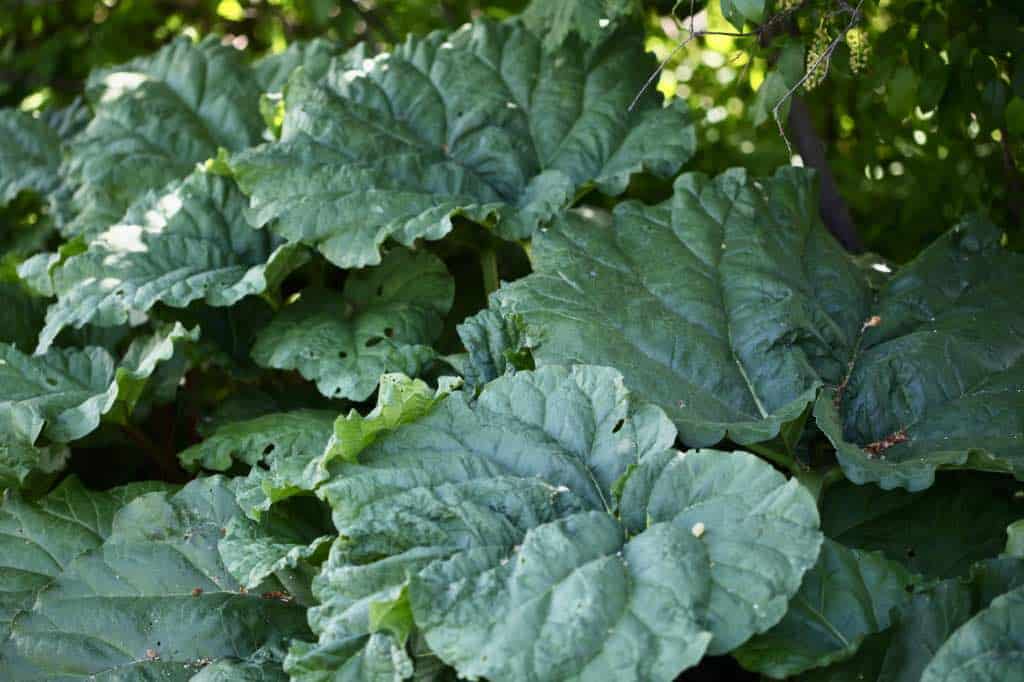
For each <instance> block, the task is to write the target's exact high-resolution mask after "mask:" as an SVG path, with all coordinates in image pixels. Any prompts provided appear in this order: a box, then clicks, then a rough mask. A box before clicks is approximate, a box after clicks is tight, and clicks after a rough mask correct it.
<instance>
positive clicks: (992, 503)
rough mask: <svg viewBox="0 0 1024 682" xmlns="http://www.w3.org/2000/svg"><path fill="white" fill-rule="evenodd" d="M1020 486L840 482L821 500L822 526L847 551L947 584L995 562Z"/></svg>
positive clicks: (963, 478) (962, 478)
mask: <svg viewBox="0 0 1024 682" xmlns="http://www.w3.org/2000/svg"><path fill="white" fill-rule="evenodd" d="M1018 490H1020V486H1019V485H1013V484H1012V481H1007V480H1005V479H1002V478H997V477H995V476H977V475H976V476H971V475H967V474H959V475H957V476H955V477H954V476H947V477H944V478H940V479H939V481H938V482H937V483H936V485H934V486H932V487H931V488H929V489H928V490H927V491H924V492H920V493H913V494H911V493H908V492H906V491H903V490H888V491H887V490H881V489H879V488H878V487H876V486H857V485H852V484H849V483H842V484H837V485H835V486H832V487H830V488H829V489H828V493H827V494H826V495H825V496H824V499H823V500H822V507H821V527H822V529H823V530H824V531H825V534H826V535H828V536H829V537H830V538H832V539H834V540H836V541H838V542H841V543H843V544H844V545H846V546H848V547H853V548H858V549H863V550H880V551H881V552H883V553H884V554H885V555H886V557H888V558H889V559H891V560H893V561H899V562H901V563H903V564H904V565H905V566H906V567H907V568H908V569H910V571H912V572H913V573H919V574H922V575H927V576H932V577H941V578H948V577H953V576H958V575H966V574H967V572H968V571H969V570H970V568H971V566H972V565H973V564H974V563H975V562H977V561H981V560H982V559H987V558H990V557H994V556H996V555H998V554H999V553H1000V552H1001V551H1002V549H1003V545H1004V543H1005V542H1006V527H1007V526H1008V525H1009V524H1010V523H1012V522H1013V521H1014V520H1015V519H1017V518H1019V517H1020V515H1021V512H1022V511H1024V506H1022V505H1021V503H1020V500H1019V499H1017V498H1015V497H1014V494H1015V492H1016V491H1018Z"/></svg>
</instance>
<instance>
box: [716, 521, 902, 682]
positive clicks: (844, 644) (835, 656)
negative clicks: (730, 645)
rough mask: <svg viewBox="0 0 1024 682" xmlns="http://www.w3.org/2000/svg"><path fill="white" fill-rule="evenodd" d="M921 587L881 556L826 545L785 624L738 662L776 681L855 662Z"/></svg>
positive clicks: (740, 654) (747, 648) (748, 647)
mask: <svg viewBox="0 0 1024 682" xmlns="http://www.w3.org/2000/svg"><path fill="white" fill-rule="evenodd" d="M915 582H916V578H915V577H914V576H912V575H911V574H910V572H909V571H907V570H906V569H905V568H904V567H903V566H902V565H901V564H899V563H897V562H894V561H889V560H888V559H886V558H885V557H884V556H882V554H881V553H878V552H863V551H860V550H855V549H848V548H846V547H844V546H842V545H840V544H839V543H837V542H833V541H832V540H826V541H825V544H824V545H822V549H821V555H820V556H819V557H818V563H817V564H815V566H814V568H812V569H811V570H810V571H808V572H807V574H806V575H805V576H804V581H803V584H802V585H801V586H800V591H799V592H798V593H797V595H796V596H795V597H793V600H792V601H791V602H790V604H789V610H788V611H787V612H786V615H785V616H784V617H783V619H782V620H781V621H780V622H779V624H778V625H776V626H775V627H773V628H772V629H771V630H769V631H768V632H766V633H764V634H762V635H757V636H756V637H754V638H753V639H751V640H750V641H749V642H747V643H746V644H744V645H743V646H742V647H740V648H739V649H737V650H736V651H735V652H733V656H735V657H736V659H737V660H738V661H739V662H740V664H741V665H743V667H744V668H746V669H747V670H752V671H755V672H760V673H763V674H765V675H767V676H769V677H773V678H776V679H784V678H786V677H789V676H791V675H796V674H798V673H801V672H804V671H805V670H809V669H811V668H817V667H820V666H824V665H828V664H830V663H834V662H836V661H841V660H843V659H845V658H849V657H850V656H852V655H853V654H854V653H856V651H857V649H858V647H859V646H860V644H861V642H862V641H863V639H864V637H866V636H867V635H871V634H874V633H876V632H881V631H882V630H885V629H886V628H888V627H889V625H890V624H891V619H890V612H891V611H892V610H893V609H896V608H897V607H899V606H901V605H903V604H904V603H906V602H907V601H909V600H910V592H911V590H912V588H913V585H914V583H915Z"/></svg>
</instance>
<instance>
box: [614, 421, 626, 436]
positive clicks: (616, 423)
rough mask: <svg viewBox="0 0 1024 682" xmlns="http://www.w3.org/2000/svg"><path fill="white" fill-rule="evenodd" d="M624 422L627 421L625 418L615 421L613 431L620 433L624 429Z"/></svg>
mask: <svg viewBox="0 0 1024 682" xmlns="http://www.w3.org/2000/svg"><path fill="white" fill-rule="evenodd" d="M623 423H625V420H624V419H620V420H619V421H617V422H615V426H613V427H612V433H618V432H619V431H620V430H621V429H622V425H623Z"/></svg>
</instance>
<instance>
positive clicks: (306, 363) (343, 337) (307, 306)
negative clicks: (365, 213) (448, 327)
mask: <svg viewBox="0 0 1024 682" xmlns="http://www.w3.org/2000/svg"><path fill="white" fill-rule="evenodd" d="M454 293H455V283H454V282H453V281H452V278H451V277H450V276H449V275H448V270H447V269H446V268H445V266H444V263H442V262H441V260H440V259H438V258H437V257H436V256H433V255H431V254H429V253H425V252H419V253H414V252H411V251H406V250H405V249H400V250H396V251H394V252H392V253H390V254H388V256H387V258H385V260H384V262H383V263H382V264H381V265H379V266H377V267H374V268H370V269H365V270H361V271H358V272H352V273H350V274H349V276H348V278H347V279H346V280H345V290H344V292H343V293H341V294H339V293H336V292H332V291H328V290H324V289H308V290H306V291H304V292H302V294H301V295H300V297H299V299H298V300H297V301H296V302H294V303H291V304H289V305H287V306H286V307H284V308H283V309H282V310H281V311H280V312H279V313H278V314H277V315H276V316H275V317H274V319H273V320H272V321H271V322H270V324H268V325H267V326H266V327H265V328H264V329H263V330H262V331H261V332H260V333H259V336H258V337H257V338H256V343H255V344H254V345H253V349H252V357H253V359H254V360H255V361H256V363H257V364H259V365H260V366H262V367H271V368H275V369H297V370H298V371H299V372H300V373H301V374H302V376H303V377H305V378H306V379H309V380H310V381H315V382H316V383H317V388H318V389H319V390H320V392H321V393H322V394H324V395H325V396H328V397H331V398H348V399H350V400H354V401H363V400H366V399H367V398H369V397H370V395H371V394H372V393H373V392H374V390H376V388H377V382H378V380H379V379H380V376H381V374H385V373H388V372H401V373H404V374H408V375H412V376H415V375H416V374H418V373H419V372H420V370H421V369H422V368H423V366H424V365H425V364H426V363H427V362H429V361H430V360H432V359H433V358H434V357H435V356H436V353H435V352H434V350H433V349H432V348H431V347H430V344H431V343H433V342H434V341H436V340H437V338H438V337H439V336H440V335H441V331H442V328H443V320H444V316H445V315H446V314H447V313H448V310H449V308H451V304H452V297H453V296H454Z"/></svg>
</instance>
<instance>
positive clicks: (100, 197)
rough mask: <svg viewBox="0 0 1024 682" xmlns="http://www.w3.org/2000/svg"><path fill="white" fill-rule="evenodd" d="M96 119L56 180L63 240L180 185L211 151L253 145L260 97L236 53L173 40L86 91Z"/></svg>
mask: <svg viewBox="0 0 1024 682" xmlns="http://www.w3.org/2000/svg"><path fill="white" fill-rule="evenodd" d="M87 92H88V93H89V96H90V99H91V100H92V103H93V106H94V108H95V114H96V115H95V118H93V120H92V121H91V122H90V123H89V125H88V126H87V127H86V128H85V130H84V131H83V132H82V133H81V134H80V135H78V136H77V137H76V138H75V139H74V140H73V141H72V142H71V143H69V148H70V155H69V158H68V159H67V162H66V164H65V168H64V169H63V170H62V174H63V175H64V176H65V178H66V185H67V191H68V193H73V194H72V196H71V197H70V200H69V201H70V204H69V209H68V213H69V218H70V219H69V222H67V224H65V225H63V226H62V230H63V231H64V232H65V234H69V235H74V234H83V235H86V236H87V237H92V236H94V235H96V234H99V233H100V232H102V231H104V230H105V229H107V228H108V227H110V226H111V225H113V224H115V223H116V222H117V221H118V220H119V219H120V218H121V216H122V215H123V214H124V212H125V211H126V210H127V209H128V207H129V206H131V205H132V204H133V203H134V202H135V201H136V200H137V199H139V198H140V197H141V196H143V195H145V194H146V193H147V192H150V191H159V190H161V189H162V188H164V187H165V186H166V185H167V184H168V183H170V182H172V181H174V180H177V179H180V178H183V177H185V176H186V175H188V174H189V173H190V172H191V171H192V170H193V168H194V167H195V165H196V164H197V163H200V162H202V161H205V160H206V159H209V158H212V157H214V156H216V155H217V150H218V148H225V149H228V150H231V151H238V150H241V149H245V148H246V147H249V146H251V145H253V144H256V143H257V142H259V140H260V137H261V134H262V131H263V121H262V119H261V117H260V113H259V94H260V88H259V85H258V84H257V83H256V79H255V77H254V76H253V73H252V71H251V69H250V68H249V67H248V66H247V65H246V64H245V62H244V61H243V58H242V55H241V53H239V52H238V51H237V50H235V49H233V48H231V47H229V46H225V45H221V44H220V41H219V40H218V39H217V38H216V37H214V36H211V37H208V38H206V39H204V40H203V41H202V42H200V43H193V42H192V41H190V40H188V39H187V38H179V39H178V40H175V41H174V42H172V43H170V44H169V45H167V46H165V47H164V48H162V49H161V50H159V51H158V52H156V53H155V54H154V55H151V56H148V57H142V58H139V59H136V60H134V61H132V62H129V63H127V64H122V65H119V66H115V67H111V68H108V69H100V70H96V71H94V72H93V73H92V75H91V76H90V78H89V82H88V84H87Z"/></svg>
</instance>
